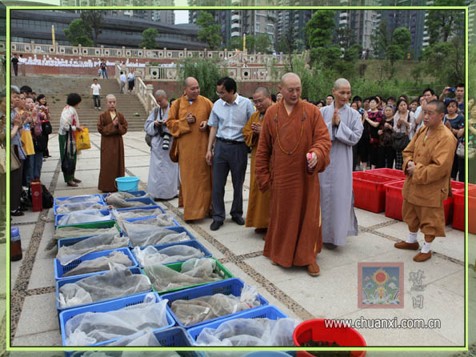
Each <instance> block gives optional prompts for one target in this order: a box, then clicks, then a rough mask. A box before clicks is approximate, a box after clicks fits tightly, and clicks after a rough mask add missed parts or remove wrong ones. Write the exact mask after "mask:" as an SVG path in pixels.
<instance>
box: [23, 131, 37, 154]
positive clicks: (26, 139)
mask: <svg viewBox="0 0 476 357" xmlns="http://www.w3.org/2000/svg"><path fill="white" fill-rule="evenodd" d="M20 137H21V144H22V147H23V151H24V152H25V154H26V155H27V156H28V155H35V146H34V145H33V138H32V136H31V130H30V129H22V130H21V134H20Z"/></svg>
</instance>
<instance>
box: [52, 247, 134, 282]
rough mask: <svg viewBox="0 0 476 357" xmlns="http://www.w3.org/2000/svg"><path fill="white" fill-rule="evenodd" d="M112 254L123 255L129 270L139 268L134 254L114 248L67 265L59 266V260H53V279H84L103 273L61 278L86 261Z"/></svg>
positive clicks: (88, 255)
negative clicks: (120, 253) (128, 264)
mask: <svg viewBox="0 0 476 357" xmlns="http://www.w3.org/2000/svg"><path fill="white" fill-rule="evenodd" d="M112 252H122V253H124V254H125V255H126V256H127V257H128V258H129V259H130V260H131V262H132V265H131V266H130V268H137V267H138V266H139V263H137V260H136V258H135V256H134V254H132V252H131V251H130V249H129V248H116V249H110V250H102V251H100V252H93V253H89V254H86V255H83V256H82V257H81V258H79V259H76V260H75V261H72V262H71V263H69V264H67V265H61V263H60V262H59V260H58V259H56V258H55V279H56V280H59V279H67V278H72V277H75V278H85V277H87V276H89V275H93V274H96V273H100V272H101V271H105V270H101V271H96V272H92V273H86V274H79V275H73V276H68V277H63V276H64V274H66V273H67V272H69V271H70V270H72V269H74V268H76V267H77V266H78V265H79V264H81V263H82V262H84V261H87V260H93V259H96V258H99V257H104V256H107V255H109V254H110V253H112ZM108 270H109V269H108Z"/></svg>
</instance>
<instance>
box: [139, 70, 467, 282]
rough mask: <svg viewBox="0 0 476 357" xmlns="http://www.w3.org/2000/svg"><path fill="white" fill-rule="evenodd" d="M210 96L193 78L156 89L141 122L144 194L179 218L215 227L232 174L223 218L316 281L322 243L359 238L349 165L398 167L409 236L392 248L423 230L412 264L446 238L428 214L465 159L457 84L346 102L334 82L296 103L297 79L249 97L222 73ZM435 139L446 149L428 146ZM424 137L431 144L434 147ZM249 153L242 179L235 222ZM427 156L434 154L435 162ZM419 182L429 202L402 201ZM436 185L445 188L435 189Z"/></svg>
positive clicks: (346, 94) (342, 84)
mask: <svg viewBox="0 0 476 357" xmlns="http://www.w3.org/2000/svg"><path fill="white" fill-rule="evenodd" d="M216 93H217V96H218V97H219V99H218V100H217V101H216V102H215V103H212V102H211V101H210V100H208V99H207V98H205V97H203V96H201V95H200V85H199V83H198V81H197V80H196V79H195V78H193V77H189V78H187V79H186V80H185V82H184V91H183V95H182V96H181V97H180V98H178V99H177V100H175V101H173V103H171V104H169V102H168V100H167V94H166V93H165V91H163V90H158V91H157V92H156V94H155V95H156V99H157V102H158V103H159V108H158V109H156V110H154V111H153V112H152V113H151V114H150V116H149V118H148V120H147V122H146V124H145V127H144V129H145V130H146V132H147V134H149V135H151V136H152V137H153V138H152V145H151V163H150V171H149V181H148V189H147V190H148V192H149V193H150V194H151V195H153V196H154V197H155V198H156V199H163V200H168V199H171V198H173V197H176V196H177V195H178V196H179V206H180V207H183V208H184V220H185V221H187V222H188V223H192V222H194V221H197V220H202V219H204V218H206V217H211V218H212V222H211V224H210V230H212V231H216V230H218V229H220V227H221V226H222V225H223V224H224V223H225V219H226V216H227V213H226V211H225V205H224V192H225V183H226V181H227V178H228V174H229V173H230V172H231V180H232V184H233V201H232V204H231V208H230V212H229V214H230V216H231V220H232V221H233V222H235V223H236V224H238V225H245V226H246V227H254V228H255V232H256V233H257V234H262V235H263V239H265V247H264V255H265V256H267V257H268V258H270V260H271V261H272V262H273V264H277V265H280V266H283V267H290V266H304V267H306V268H307V271H308V273H309V274H310V275H311V276H317V275H319V273H320V268H319V265H318V264H317V261H316V257H317V254H318V253H319V252H320V251H321V246H322V245H323V246H324V247H326V248H328V249H336V248H337V247H339V246H344V245H345V244H346V241H347V237H348V236H352V235H357V234H358V224H357V218H356V215H355V212H354V207H353V192H352V171H355V170H367V169H375V168H382V167H387V168H395V169H399V170H404V171H405V173H406V175H407V183H406V184H405V185H406V188H405V192H411V193H404V196H405V202H406V205H405V212H406V214H405V217H406V218H405V222H407V223H408V226H409V231H410V233H409V237H410V238H408V239H407V240H405V241H403V242H404V243H405V242H407V241H408V242H410V243H411V245H410V246H407V245H406V244H404V243H399V244H396V248H400V249H415V247H417V248H416V249H418V248H419V245H418V244H417V245H415V244H413V243H415V241H414V238H415V237H416V231H418V229H421V231H422V232H423V233H424V235H425V242H424V244H423V247H422V250H421V252H420V253H418V255H417V256H415V258H414V260H415V261H425V260H427V259H429V258H431V250H430V247H431V242H432V241H433V239H434V238H435V237H436V236H443V235H444V223H442V222H444V219H443V220H441V221H440V222H439V223H438V225H439V226H438V227H436V224H433V223H432V222H433V221H432V219H433V218H435V217H439V215H440V213H441V212H440V208H441V209H442V207H443V206H442V200H443V199H444V196H445V195H447V194H448V193H449V191H448V187H449V186H448V185H449V179H450V176H451V177H452V178H453V179H458V180H460V181H464V174H465V173H464V159H463V158H461V157H460V156H458V155H457V150H456V147H457V143H463V144H464V130H465V129H464V119H462V118H464V85H462V84H458V85H457V86H456V87H455V88H450V87H447V88H445V89H444V91H443V92H442V93H441V95H440V96H439V97H438V96H437V95H436V94H435V92H434V91H433V90H432V89H431V88H427V89H425V90H424V91H423V92H422V96H421V97H419V98H416V99H415V100H410V99H409V98H408V97H407V96H406V95H401V96H399V97H398V98H393V97H390V98H387V99H384V98H382V97H380V96H373V97H369V98H365V99H362V98H361V97H359V96H354V97H352V96H351V86H350V83H349V82H348V81H347V80H345V79H343V78H341V79H339V80H337V81H336V82H335V84H334V87H333V89H332V94H330V95H328V96H327V98H326V100H325V101H322V102H316V103H311V102H309V100H306V99H301V98H300V95H301V82H300V78H299V76H297V75H296V74H293V73H288V74H286V75H285V76H283V78H282V80H281V83H280V86H279V93H278V94H277V95H275V96H274V95H272V94H271V93H270V91H269V89H268V88H265V87H258V88H256V90H255V92H254V93H253V96H252V97H251V98H245V97H242V96H240V95H239V94H238V92H237V85H236V82H235V81H234V80H233V79H232V78H229V77H225V78H222V79H220V80H219V81H218V82H217V83H216ZM451 93H454V94H453V95H452V94H451ZM253 105H254V108H253ZM474 108H475V109H474V110H473V111H472V112H474V113H473V114H476V106H475V107H474ZM440 114H441V115H440ZM440 117H441V120H440V121H438V120H437V119H435V118H440ZM475 119H476V117H475V118H473V120H475ZM475 121H476V120H475ZM470 123H471V121H470ZM439 124H441V125H439ZM473 130H476V127H475V128H473ZM422 133H425V135H424V137H423V139H422ZM433 133H435V134H433ZM436 133H437V134H436ZM168 134H170V135H171V140H172V141H173V142H174V143H173V144H171V145H170V150H167V149H166V148H164V146H163V142H164V135H168ZM442 134H444V135H446V136H444V138H445V139H444V140H445V142H446V144H445V146H444V148H441V147H440V146H439V145H437V144H436V143H437V142H439V141H441V140H442V139H441V137H440V136H441V135H442ZM428 137H431V138H432V141H431V143H432V144H434V145H436V146H435V147H433V148H432V149H431V152H428V147H429V144H428V143H430V141H428V142H427V143H425V142H426V139H425V138H428ZM437 137H438V138H437ZM471 137H474V132H473V134H472V136H470V138H471ZM433 138H434V139H433ZM473 144H474V143H473ZM472 146H474V145H472ZM425 148H426V149H425ZM425 150H426V151H425ZM441 150H443V151H444V150H446V152H443V153H442V152H441ZM171 151H174V152H173V153H172V152H171ZM416 151H418V153H417V154H416V156H413V155H415V152H416ZM423 151H425V154H424V155H423V154H422V152H423ZM248 153H251V160H250V164H251V176H250V192H249V200H248V211H247V212H246V216H245V217H246V219H244V212H243V182H244V178H245V172H246V166H247V159H248ZM172 154H173V155H172ZM420 155H423V156H424V159H421V158H420ZM435 155H440V156H439V158H438V159H435V160H436V161H435V162H434V161H433V158H434V157H435ZM173 157H175V158H174V159H173ZM448 165H449V167H450V168H451V170H447V167H448ZM434 171H437V172H438V174H436V173H434ZM177 172H180V180H178V179H177V177H178V174H177ZM428 173H431V174H430V175H429V174H428ZM212 178H213V179H212ZM433 180H438V182H434V183H433ZM444 183H446V186H445V184H444ZM420 185H429V186H430V187H432V190H433V191H431V190H430V191H431V192H433V194H434V196H435V197H437V203H435V202H430V203H428V200H426V201H425V200H414V199H413V198H412V197H411V196H413V195H414V193H413V192H414V190H415V189H416V190H417V191H418V190H420ZM437 190H438V192H440V191H441V192H442V194H439V195H436V194H435V193H436V191H437ZM429 194H430V195H431V193H429ZM336 198H337V199H336ZM426 205H429V206H428V207H427V206H426ZM429 207H431V208H429ZM432 208H434V209H432ZM435 212H437V213H435ZM428 217H430V218H428ZM429 219H430V221H431V222H428V220H429ZM441 224H443V229H441ZM429 227H430V228H429ZM410 243H409V244H410ZM408 247H410V248H408Z"/></svg>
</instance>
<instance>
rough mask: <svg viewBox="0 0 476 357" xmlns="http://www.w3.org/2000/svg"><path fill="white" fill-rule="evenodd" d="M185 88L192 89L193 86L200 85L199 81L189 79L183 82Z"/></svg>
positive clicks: (192, 78)
mask: <svg viewBox="0 0 476 357" xmlns="http://www.w3.org/2000/svg"><path fill="white" fill-rule="evenodd" d="M183 84H184V87H191V86H193V85H198V81H197V80H196V79H195V78H194V77H187V78H185V80H184V81H183Z"/></svg>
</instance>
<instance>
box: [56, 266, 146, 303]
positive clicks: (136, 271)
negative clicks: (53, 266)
mask: <svg viewBox="0 0 476 357" xmlns="http://www.w3.org/2000/svg"><path fill="white" fill-rule="evenodd" d="M129 270H130V271H131V272H132V274H139V275H145V274H142V271H141V270H140V269H139V268H137V267H135V268H129ZM106 273H108V271H103V272H100V273H93V274H90V275H88V276H86V277H76V276H74V277H71V278H69V277H68V278H64V279H60V280H57V281H56V292H55V299H56V309H57V310H58V312H60V311H65V310H71V309H76V308H78V307H82V306H90V305H97V304H100V303H103V302H107V301H113V300H117V299H122V298H124V297H125V296H119V297H114V298H111V299H107V300H100V301H94V302H92V303H89V304H82V305H75V306H68V307H60V304H59V290H60V288H61V287H62V286H63V285H66V284H70V283H75V282H77V281H78V280H81V279H85V278H89V277H91V276H95V275H104V274H106ZM145 276H147V275H145ZM149 291H152V286H151V288H150V290H149ZM144 293H147V291H141V292H138V293H136V294H133V295H131V296H135V295H139V294H144Z"/></svg>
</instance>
